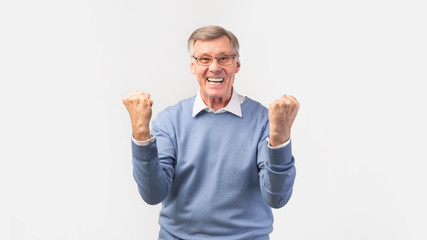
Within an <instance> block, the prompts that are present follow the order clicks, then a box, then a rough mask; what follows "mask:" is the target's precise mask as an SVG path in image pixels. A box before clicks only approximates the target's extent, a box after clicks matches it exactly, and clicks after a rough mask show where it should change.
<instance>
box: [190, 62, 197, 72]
mask: <svg viewBox="0 0 427 240" xmlns="http://www.w3.org/2000/svg"><path fill="white" fill-rule="evenodd" d="M190 70H191V73H192V74H196V64H195V63H194V61H193V60H191V63H190Z"/></svg>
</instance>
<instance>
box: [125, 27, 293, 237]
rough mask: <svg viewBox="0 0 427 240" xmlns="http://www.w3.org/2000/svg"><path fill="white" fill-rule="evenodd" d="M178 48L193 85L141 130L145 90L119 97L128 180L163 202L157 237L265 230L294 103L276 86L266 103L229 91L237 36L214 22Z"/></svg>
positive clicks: (288, 176) (285, 160)
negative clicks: (127, 121)
mask: <svg viewBox="0 0 427 240" xmlns="http://www.w3.org/2000/svg"><path fill="white" fill-rule="evenodd" d="M188 49H189V52H190V56H191V58H192V60H191V63H190V68H191V71H192V73H193V74H194V75H196V78H197V82H198V83H199V86H200V90H199V91H198V92H197V95H196V96H195V97H191V98H189V99H185V100H182V101H180V102H179V103H178V104H176V105H174V106H171V107H168V108H166V109H165V110H164V111H163V112H161V113H160V114H159V115H158V117H157V118H156V119H155V120H154V121H153V123H152V129H151V131H150V129H149V122H150V119H151V114H152V109H151V107H152V104H153V102H152V100H151V99H150V94H148V93H144V92H139V91H133V92H132V93H130V94H129V95H127V96H126V97H124V98H123V102H124V104H125V105H126V108H127V110H128V112H129V114H130V118H131V122H132V156H133V158H132V160H133V167H134V177H135V180H136V182H137V185H138V190H139V192H140V194H141V197H142V198H143V199H144V201H146V202H147V203H148V204H158V203H160V202H162V204H163V205H162V210H161V212H160V217H159V224H160V226H161V229H160V234H159V239H167V240H169V239H197V240H200V239H221V240H226V239H230V240H236V239H257V240H258V239H260V240H265V239H269V234H270V233H271V232H272V230H273V226H272V225H273V215H272V211H271V207H273V208H280V207H282V206H284V205H285V204H286V203H287V202H288V200H289V198H290V197H291V194H292V187H293V184H294V179H295V166H294V158H293V156H292V151H291V141H290V133H291V126H292V123H293V122H294V119H295V117H296V115H297V112H298V109H299V103H298V101H297V100H296V99H295V98H294V97H292V96H288V95H283V96H282V97H281V98H279V99H278V100H276V101H275V102H274V103H272V104H271V105H270V106H269V108H268V109H267V108H265V107H264V106H262V105H261V104H260V103H258V102H256V101H254V100H252V99H250V98H248V97H245V96H243V95H239V94H238V93H237V92H236V90H235V89H234V88H233V83H234V78H235V74H236V73H238V72H239V69H240V60H239V43H238V40H237V38H236V37H235V36H234V34H233V33H231V32H230V31H227V30H225V29H223V28H222V27H218V26H206V27H202V28H199V29H197V30H195V31H194V32H193V34H192V35H191V36H190V38H189V40H188Z"/></svg>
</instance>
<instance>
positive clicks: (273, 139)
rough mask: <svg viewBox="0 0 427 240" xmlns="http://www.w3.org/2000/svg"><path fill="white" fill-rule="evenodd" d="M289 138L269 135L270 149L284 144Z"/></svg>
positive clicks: (287, 136)
mask: <svg viewBox="0 0 427 240" xmlns="http://www.w3.org/2000/svg"><path fill="white" fill-rule="evenodd" d="M290 138H291V137H290V136H289V135H274V134H271V135H270V141H269V143H270V147H276V146H279V145H281V144H283V143H285V142H287V141H288V140H289V139H290Z"/></svg>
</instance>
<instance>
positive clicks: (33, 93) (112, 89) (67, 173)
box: [0, 0, 427, 240]
mask: <svg viewBox="0 0 427 240" xmlns="http://www.w3.org/2000/svg"><path fill="white" fill-rule="evenodd" d="M426 12H427V3H426V2H425V1H424V0H359V1H350V0H348V1H338V0H325V1H315V0H301V1H243V0H240V1H225V0H221V1H190V0H187V1H141V0H140V1H138V0H120V1H119V0H103V1H101V0H92V1H87V0H73V1H71V0H70V1H65V0H63V1H58V0H40V1H28V0H27V1H24V0H16V1H7V0H6V1H2V2H1V3H0V35H1V37H0V79H1V85H0V86H1V87H0V104H1V106H0V107H1V108H0V109H1V118H0V119H1V124H0V130H1V132H0V136H1V137H0V138H1V151H0V154H1V155H0V157H1V158H0V161H1V162H0V164H1V165H0V187H1V188H0V189H1V190H0V191H1V192H0V193H1V198H0V239H5V240H8V239H11V240H93V239H105V240H115V239H126V240H137V239H138V240H140V239H156V237H157V233H158V229H159V226H158V224H157V219H158V212H159V210H160V206H159V205H157V206H149V205H147V204H145V203H144V202H143V201H142V199H141V198H140V196H139V194H138V191H137V187H136V184H135V182H134V180H133V177H132V166H131V149H130V133H131V132H130V131H131V129H130V121H129V117H128V114H127V112H126V109H125V107H124V105H123V104H122V102H121V100H122V97H123V96H124V95H126V94H127V93H129V92H130V91H132V90H134V89H139V90H141V91H147V92H150V93H151V95H152V99H153V101H154V114H153V117H155V116H156V115H157V114H158V112H160V111H161V110H163V109H164V108H165V107H167V106H169V105H172V104H175V103H176V102H178V101H179V100H181V99H183V98H187V97H190V96H193V95H195V92H196V90H197V82H196V80H195V78H194V76H193V75H192V74H191V72H190V69H189V61H190V59H189V56H188V53H187V50H186V41H187V38H188V37H189V35H190V34H191V32H192V31H193V30H195V29H196V28H198V27H201V26H204V25H210V24H214V25H220V26H223V27H225V28H226V29H229V30H231V31H232V32H234V33H235V34H236V36H237V37H238V38H239V40H240V44H241V50H240V52H241V58H240V60H241V64H242V67H241V71H240V72H239V73H238V74H237V75H236V82H235V88H236V89H237V90H238V92H239V93H241V94H244V95H247V96H249V97H251V98H253V99H256V100H258V101H260V102H261V103H262V104H264V105H265V106H268V105H269V104H270V103H271V102H272V101H273V100H274V99H276V98H279V97H280V96H281V95H282V94H285V93H286V94H292V95H294V96H296V97H297V99H298V100H299V101H300V103H301V108H300V112H299V115H298V117H297V119H296V122H295V124H294V128H293V132H292V139H293V147H294V149H293V153H294V155H295V157H296V167H297V179H296V182H295V186H294V194H293V197H292V199H291V200H290V202H289V203H288V204H287V205H286V206H285V207H284V208H282V209H279V210H274V215H275V224H274V228H275V230H274V232H273V234H272V235H271V239H273V240H282V239H294V240H296V239H299V240H303V239H304V240H306V239H328V240H329V239H334V240H335V239H336V240H341V239H396V240H397V239H405V240H406V239H411V240H412V239H414V240H415V239H427V232H426V230H425V226H426V223H427V219H426V216H427V207H426V206H425V204H426V202H427V193H426V186H425V185H426V183H427V176H426V175H425V169H426V166H427V165H426V161H427V154H426V152H425V148H426V144H427V141H426V134H427V128H426V126H425V124H426V122H427V113H426V107H425V105H426V103H427V97H426V95H425V90H426V87H425V86H426V85H425V82H426V80H427V68H426V66H427V44H426V43H427V14H426Z"/></svg>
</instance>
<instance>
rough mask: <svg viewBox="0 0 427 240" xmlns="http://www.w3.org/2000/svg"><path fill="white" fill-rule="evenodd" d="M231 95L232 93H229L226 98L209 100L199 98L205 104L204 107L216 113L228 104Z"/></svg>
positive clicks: (203, 97) (204, 97)
mask: <svg viewBox="0 0 427 240" xmlns="http://www.w3.org/2000/svg"><path fill="white" fill-rule="evenodd" d="M232 95H233V91H231V93H230V94H229V96H227V97H220V98H210V97H206V96H203V95H200V96H201V97H202V100H203V102H204V103H205V104H206V106H208V107H211V108H212V109H213V110H215V111H218V110H219V109H221V108H224V107H225V106H227V104H228V103H229V102H230V99H231V96H232Z"/></svg>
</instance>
